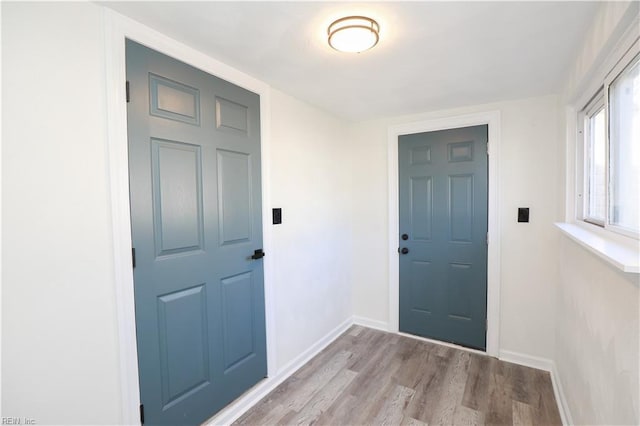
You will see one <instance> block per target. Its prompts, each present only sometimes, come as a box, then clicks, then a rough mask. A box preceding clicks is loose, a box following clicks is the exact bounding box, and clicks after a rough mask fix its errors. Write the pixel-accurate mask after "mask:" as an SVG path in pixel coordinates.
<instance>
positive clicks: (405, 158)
mask: <svg viewBox="0 0 640 426" xmlns="http://www.w3.org/2000/svg"><path fill="white" fill-rule="evenodd" d="M398 143H399V146H398V162H399V164H398V166H399V167H398V169H399V200H400V205H399V213H400V226H399V230H400V236H399V237H400V248H399V250H398V251H399V258H400V331H403V332H406V333H411V334H415V335H418V336H423V337H428V338H433V339H436V340H440V341H445V342H451V343H456V344H459V345H463V346H468V347H471V348H476V349H482V350H484V349H485V347H486V318H487V315H486V313H487V126H486V125H484V126H474V127H466V128H461V129H452V130H442V131H436V132H426V133H418V134H412V135H403V136H400V137H399V141H398Z"/></svg>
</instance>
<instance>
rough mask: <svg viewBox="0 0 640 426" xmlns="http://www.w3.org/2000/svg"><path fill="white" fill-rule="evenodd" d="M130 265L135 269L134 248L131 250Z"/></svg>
mask: <svg viewBox="0 0 640 426" xmlns="http://www.w3.org/2000/svg"><path fill="white" fill-rule="evenodd" d="M131 265H133V267H134V268H135V267H136V249H135V248H133V247H132V248H131Z"/></svg>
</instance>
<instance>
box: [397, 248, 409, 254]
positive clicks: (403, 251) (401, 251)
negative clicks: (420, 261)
mask: <svg viewBox="0 0 640 426" xmlns="http://www.w3.org/2000/svg"><path fill="white" fill-rule="evenodd" d="M398 251H399V252H400V253H402V254H407V253H409V249H408V248H406V247H402V248H401V249H398Z"/></svg>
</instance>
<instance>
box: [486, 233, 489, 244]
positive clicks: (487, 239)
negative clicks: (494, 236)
mask: <svg viewBox="0 0 640 426" xmlns="http://www.w3.org/2000/svg"><path fill="white" fill-rule="evenodd" d="M486 241H487V245H489V233H488V232H487V238H486Z"/></svg>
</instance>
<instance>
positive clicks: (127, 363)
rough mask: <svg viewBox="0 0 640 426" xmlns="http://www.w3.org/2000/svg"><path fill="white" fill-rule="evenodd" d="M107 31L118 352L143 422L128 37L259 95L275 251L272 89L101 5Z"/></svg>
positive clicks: (126, 392) (130, 419)
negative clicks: (132, 209) (129, 132)
mask: <svg viewBox="0 0 640 426" xmlns="http://www.w3.org/2000/svg"><path fill="white" fill-rule="evenodd" d="M103 22H104V28H105V37H104V38H105V56H106V58H105V62H106V70H105V78H106V98H107V132H108V133H107V141H108V142H107V145H108V150H109V182H110V187H111V214H112V226H113V246H114V248H113V250H114V252H113V254H114V275H115V297H116V308H117V314H118V342H119V348H120V354H119V361H120V382H121V394H122V395H121V396H122V399H121V401H122V422H123V423H124V424H139V422H140V419H139V413H138V406H139V404H140V393H139V384H138V357H137V350H136V334H135V313H134V294H133V269H132V267H131V221H130V215H129V208H130V206H129V168H128V159H127V112H126V103H125V93H124V92H125V80H126V79H125V76H126V72H125V38H128V39H131V40H135V41H137V42H139V43H141V44H144V45H146V46H148V47H150V48H152V49H155V50H157V51H159V52H162V53H164V54H166V55H169V56H171V57H173V58H176V59H178V60H180V61H182V62H185V63H187V64H190V65H192V66H194V67H197V68H199V69H201V70H203V71H205V72H208V73H210V74H213V75H215V76H217V77H220V78H223V79H225V80H227V81H229V82H231V83H234V84H236V85H238V86H241V87H244V88H246V89H248V90H250V91H252V92H255V93H257V94H258V95H260V114H261V120H260V121H261V123H260V126H261V127H260V128H261V150H262V218H263V246H264V249H265V252H266V253H267V254H268V253H270V252H271V250H272V248H273V243H272V241H273V239H272V232H271V227H270V226H268V224H269V223H271V222H270V218H271V212H270V207H269V206H271V191H270V187H271V184H270V183H271V182H270V180H269V176H270V173H269V165H270V163H271V161H270V155H271V134H270V128H269V127H270V126H269V124H270V117H271V110H270V103H271V102H270V93H271V92H270V91H271V89H270V87H269V86H268V85H267V84H266V83H263V82H261V81H260V80H257V79H255V78H253V77H251V76H249V75H247V74H245V73H242V72H240V71H238V70H236V69H235V68H232V67H230V66H228V65H226V64H224V63H222V62H219V61H217V60H215V59H212V58H211V57H209V56H207V55H205V54H203V53H201V52H199V51H197V50H195V49H193V48H191V47H189V46H186V45H184V44H182V43H180V42H177V41H175V40H173V39H171V38H169V37H167V36H165V35H163V34H161V33H159V32H157V31H155V30H153V29H151V28H149V27H146V26H144V25H142V24H140V23H138V22H136V21H134V20H132V19H129V18H127V17H125V16H122V15H120V14H118V13H116V12H114V11H112V10H110V9H107V8H105V7H103ZM271 259H272V257H271V256H268V255H267V256H266V257H265V258H264V285H265V315H266V333H267V371H268V375H269V376H270V377H271V376H274V375H275V366H276V365H277V364H276V357H275V355H276V354H275V346H276V345H275V341H276V331H275V324H274V315H275V305H274V292H275V289H274V285H273V283H274V279H273V264H272V261H271Z"/></svg>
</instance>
